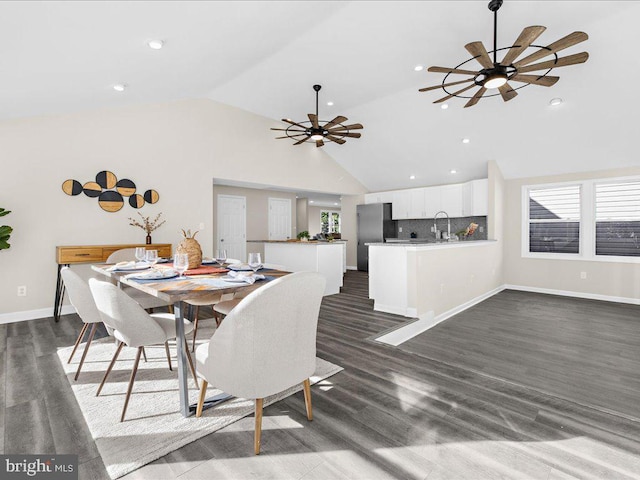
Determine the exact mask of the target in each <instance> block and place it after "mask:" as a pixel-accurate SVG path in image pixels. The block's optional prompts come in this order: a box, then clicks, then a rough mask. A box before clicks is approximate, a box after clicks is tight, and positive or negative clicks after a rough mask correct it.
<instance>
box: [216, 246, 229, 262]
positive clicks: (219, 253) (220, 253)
mask: <svg viewBox="0 0 640 480" xmlns="http://www.w3.org/2000/svg"><path fill="white" fill-rule="evenodd" d="M226 261H227V251H226V250H225V249H224V248H221V249H219V250H216V262H218V264H219V265H220V266H222V265H223V264H224V263H225V262H226Z"/></svg>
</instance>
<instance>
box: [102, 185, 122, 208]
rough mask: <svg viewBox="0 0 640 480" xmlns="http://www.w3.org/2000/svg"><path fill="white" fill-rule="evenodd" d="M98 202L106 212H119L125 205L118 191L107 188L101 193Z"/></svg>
mask: <svg viewBox="0 0 640 480" xmlns="http://www.w3.org/2000/svg"><path fill="white" fill-rule="evenodd" d="M98 204H100V208H102V209H103V210H104V211H105V212H117V211H118V210H120V209H121V208H122V206H123V205H124V200H123V199H122V195H120V194H119V193H118V192H114V191H113V190H106V191H104V192H102V193H101V194H100V197H99V198H98Z"/></svg>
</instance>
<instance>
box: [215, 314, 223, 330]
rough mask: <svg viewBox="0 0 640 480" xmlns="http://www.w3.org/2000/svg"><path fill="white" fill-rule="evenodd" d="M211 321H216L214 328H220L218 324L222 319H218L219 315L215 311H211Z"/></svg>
mask: <svg viewBox="0 0 640 480" xmlns="http://www.w3.org/2000/svg"><path fill="white" fill-rule="evenodd" d="M213 319H214V320H215V321H216V328H218V327H219V326H220V323H221V322H222V319H221V318H220V314H219V313H218V312H216V311H215V310H214V311H213Z"/></svg>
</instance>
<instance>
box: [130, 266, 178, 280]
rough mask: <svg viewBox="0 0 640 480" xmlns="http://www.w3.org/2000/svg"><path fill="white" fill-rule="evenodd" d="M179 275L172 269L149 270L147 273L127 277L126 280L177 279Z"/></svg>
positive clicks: (132, 274) (137, 273) (136, 273)
mask: <svg viewBox="0 0 640 480" xmlns="http://www.w3.org/2000/svg"><path fill="white" fill-rule="evenodd" d="M176 275H178V272H176V271H175V270H174V269H172V268H164V269H162V270H149V271H147V272H135V273H130V274H128V275H125V278H135V279H136V280H162V279H163V278H170V277H175V276H176Z"/></svg>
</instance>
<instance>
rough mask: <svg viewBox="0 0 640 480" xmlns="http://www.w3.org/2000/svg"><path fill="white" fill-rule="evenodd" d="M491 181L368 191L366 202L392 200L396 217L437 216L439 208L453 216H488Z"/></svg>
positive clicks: (395, 218)
mask: <svg viewBox="0 0 640 480" xmlns="http://www.w3.org/2000/svg"><path fill="white" fill-rule="evenodd" d="M488 196H489V182H488V180H487V179H486V178H485V179H482V180H473V181H471V182H467V183H457V184H452V185H440V186H437V187H424V188H411V189H406V190H395V191H390V192H377V193H367V194H365V196H364V199H365V204H369V203H392V204H393V207H392V219H393V220H408V219H420V218H433V217H434V215H435V214H436V213H437V212H439V211H445V212H447V214H448V215H449V217H451V218H454V217H471V216H484V215H487V212H488V204H489V199H488Z"/></svg>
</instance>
